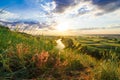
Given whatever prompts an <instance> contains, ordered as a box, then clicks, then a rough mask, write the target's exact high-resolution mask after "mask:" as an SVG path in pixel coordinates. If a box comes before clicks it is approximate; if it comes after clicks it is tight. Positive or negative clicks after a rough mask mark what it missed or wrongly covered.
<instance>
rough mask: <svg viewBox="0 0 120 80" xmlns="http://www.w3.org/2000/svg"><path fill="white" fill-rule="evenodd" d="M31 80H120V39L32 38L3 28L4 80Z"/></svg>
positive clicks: (0, 57)
mask: <svg viewBox="0 0 120 80" xmlns="http://www.w3.org/2000/svg"><path fill="white" fill-rule="evenodd" d="M57 39H62V42H63V43H64V44H65V46H66V47H65V49H64V50H60V51H59V50H58V49H56V48H55V46H56V42H55V40H57ZM29 79H34V80H120V37H119V36H118V35H117V37H116V35H113V36H109V35H105V36H104V35H102V36H100V35H84V36H43V35H41V36H32V35H29V34H26V33H20V32H16V31H10V29H8V28H7V27H3V26H0V80H29Z"/></svg>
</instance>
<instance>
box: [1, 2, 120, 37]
mask: <svg viewBox="0 0 120 80" xmlns="http://www.w3.org/2000/svg"><path fill="white" fill-rule="evenodd" d="M0 12H1V13H0V20H2V21H11V22H12V21H13V22H14V21H16V20H17V21H19V20H25V21H38V22H39V23H41V24H43V23H44V24H45V26H44V25H43V27H41V28H40V29H39V30H37V31H36V32H37V33H39V32H40V31H42V32H43V33H45V34H61V33H62V34H66V35H67V34H72V35H73V34H74V35H77V34H120V0H0ZM28 32H29V31H28Z"/></svg>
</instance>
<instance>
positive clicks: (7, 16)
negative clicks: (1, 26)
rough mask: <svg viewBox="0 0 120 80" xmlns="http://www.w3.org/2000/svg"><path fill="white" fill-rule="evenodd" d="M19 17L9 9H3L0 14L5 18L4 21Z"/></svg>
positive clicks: (0, 16)
mask: <svg viewBox="0 0 120 80" xmlns="http://www.w3.org/2000/svg"><path fill="white" fill-rule="evenodd" d="M18 18H19V16H18V15H17V14H14V13H11V12H8V11H3V12H2V13H1V14H0V20H4V21H10V20H17V19H18Z"/></svg>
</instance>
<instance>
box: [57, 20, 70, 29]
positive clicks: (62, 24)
mask: <svg viewBox="0 0 120 80" xmlns="http://www.w3.org/2000/svg"><path fill="white" fill-rule="evenodd" d="M56 30H58V31H66V30H68V23H64V22H63V23H59V24H58V25H57V26H56Z"/></svg>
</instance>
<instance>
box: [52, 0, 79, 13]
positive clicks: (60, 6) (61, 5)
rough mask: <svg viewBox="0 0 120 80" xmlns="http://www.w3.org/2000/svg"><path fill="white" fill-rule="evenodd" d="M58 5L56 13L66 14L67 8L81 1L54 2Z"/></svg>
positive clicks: (64, 0) (63, 0)
mask: <svg viewBox="0 0 120 80" xmlns="http://www.w3.org/2000/svg"><path fill="white" fill-rule="evenodd" d="M54 1H55V3H56V8H55V12H64V11H65V10H66V9H67V8H69V7H71V6H75V5H76V4H78V3H79V2H80V0H54Z"/></svg>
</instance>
